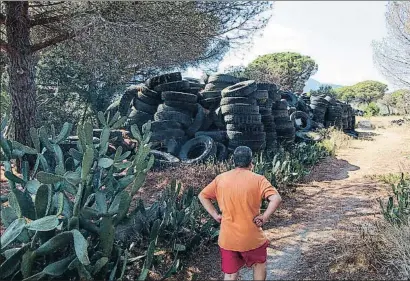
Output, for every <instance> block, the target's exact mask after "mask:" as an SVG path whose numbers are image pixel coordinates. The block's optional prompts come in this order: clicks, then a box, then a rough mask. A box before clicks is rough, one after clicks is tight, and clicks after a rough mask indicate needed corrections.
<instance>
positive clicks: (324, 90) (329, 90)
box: [310, 85, 336, 97]
mask: <svg viewBox="0 0 410 281" xmlns="http://www.w3.org/2000/svg"><path fill="white" fill-rule="evenodd" d="M310 95H312V96H320V95H326V96H331V97H334V96H336V92H335V90H334V89H333V87H332V86H330V85H321V86H320V87H319V89H317V90H311V91H310Z"/></svg>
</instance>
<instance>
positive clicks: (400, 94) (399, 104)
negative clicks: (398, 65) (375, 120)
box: [391, 89, 410, 114]
mask: <svg viewBox="0 0 410 281" xmlns="http://www.w3.org/2000/svg"><path fill="white" fill-rule="evenodd" d="M391 97H392V99H393V103H394V106H395V107H396V108H397V109H398V110H399V111H401V112H402V113H404V114H409V113H410V90H409V89H401V90H397V91H394V92H393V93H391Z"/></svg>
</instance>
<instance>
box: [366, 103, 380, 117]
mask: <svg viewBox="0 0 410 281" xmlns="http://www.w3.org/2000/svg"><path fill="white" fill-rule="evenodd" d="M364 112H365V113H364V114H365V116H366V117H371V116H377V115H379V113H380V108H379V107H378V106H377V104H376V103H375V102H371V103H369V105H368V106H367V107H366V108H365V110H364Z"/></svg>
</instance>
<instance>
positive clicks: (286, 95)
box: [280, 91, 298, 107]
mask: <svg viewBox="0 0 410 281" xmlns="http://www.w3.org/2000/svg"><path fill="white" fill-rule="evenodd" d="M280 95H281V99H285V100H286V101H287V102H288V105H289V107H296V106H297V103H298V97H297V96H296V95H295V94H294V93H292V92H289V91H280Z"/></svg>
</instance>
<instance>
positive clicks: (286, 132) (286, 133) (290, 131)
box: [276, 126, 296, 137]
mask: <svg viewBox="0 0 410 281" xmlns="http://www.w3.org/2000/svg"><path fill="white" fill-rule="evenodd" d="M295 133H296V130H295V127H293V126H292V127H289V128H281V129H278V128H277V129H276V134H277V136H278V137H292V136H295Z"/></svg>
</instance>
